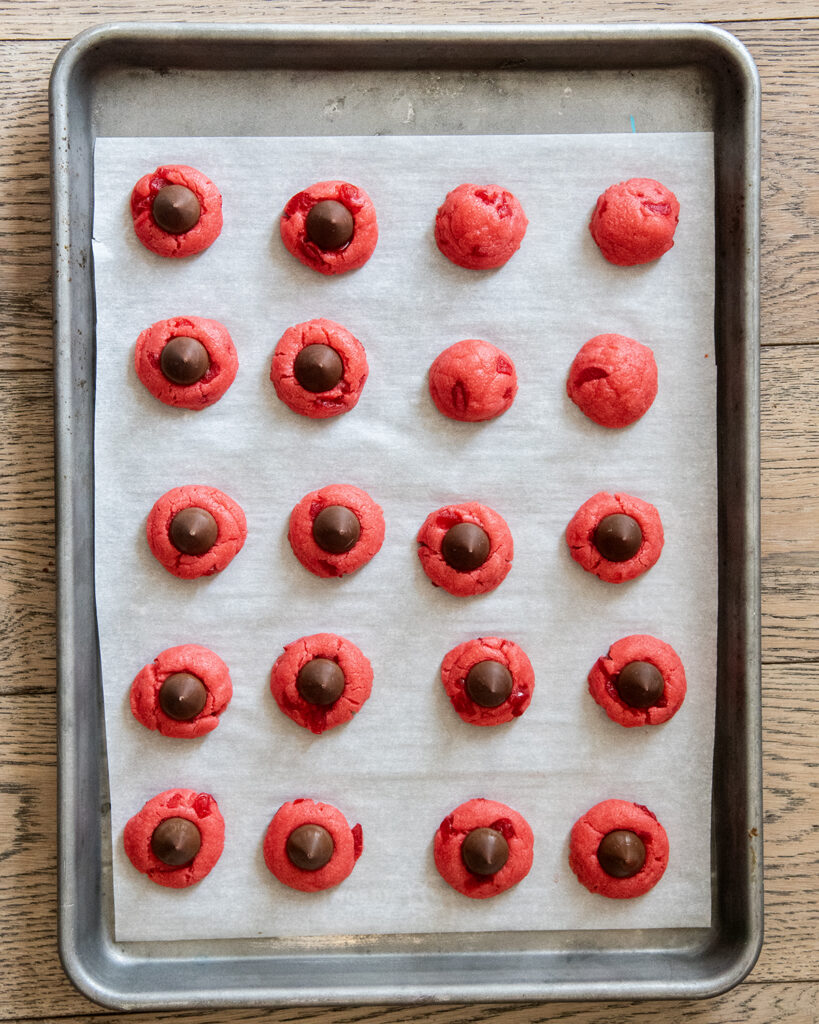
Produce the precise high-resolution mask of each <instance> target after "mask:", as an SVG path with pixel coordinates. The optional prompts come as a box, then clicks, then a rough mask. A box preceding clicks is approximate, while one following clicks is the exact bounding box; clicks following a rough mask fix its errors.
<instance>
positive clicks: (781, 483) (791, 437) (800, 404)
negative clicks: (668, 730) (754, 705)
mask: <svg viewBox="0 0 819 1024" xmlns="http://www.w3.org/2000/svg"><path fill="white" fill-rule="evenodd" d="M817 356H819V350H817V349H816V348H815V347H814V346H812V345H800V346H788V347H785V348H768V349H765V350H763V353H762V398H761V406H762V409H761V412H762V460H761V461H762V603H763V611H762V643H763V651H764V655H765V657H766V658H768V659H777V660H779V659H788V660H798V659H803V658H808V657H809V658H816V657H819V529H817V523H819V472H817V471H818V470H819V423H817V418H816V410H817V408H819V362H817Z"/></svg>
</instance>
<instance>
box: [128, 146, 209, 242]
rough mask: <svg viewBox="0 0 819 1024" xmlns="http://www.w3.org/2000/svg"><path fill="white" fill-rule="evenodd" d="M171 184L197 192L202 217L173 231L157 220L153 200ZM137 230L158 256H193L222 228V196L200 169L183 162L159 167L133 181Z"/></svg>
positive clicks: (195, 193)
mask: <svg viewBox="0 0 819 1024" xmlns="http://www.w3.org/2000/svg"><path fill="white" fill-rule="evenodd" d="M168 185H175V186H182V187H183V188H185V189H189V190H190V192H192V193H193V194H194V196H196V200H197V201H198V203H199V211H200V212H199V217H198V219H197V220H196V221H195V223H194V225H193V226H192V227H191V228H189V229H188V230H186V231H181V232H179V233H177V232H171V231H166V230H165V229H164V228H161V227H160V226H159V224H158V223H157V221H156V219H155V217H154V213H153V204H154V200H155V199H156V197H157V194H158V193H159V191H160V190H161V189H163V188H165V187H166V186H168ZM131 216H132V217H133V218H134V231H136V235H137V238H138V239H139V240H140V242H142V244H143V245H144V246H145V247H146V248H148V249H150V250H151V252H155V253H157V255H159V256H193V255H195V254H196V253H198V252H202V251H203V250H204V249H207V248H208V246H209V245H212V244H213V242H215V241H216V239H217V238H218V237H219V232H220V231H221V230H222V197H221V195H220V194H219V190H218V189H217V187H216V186H215V185H214V184H213V182H212V181H211V180H210V178H207V177H205V175H204V174H202V172H201V171H197V170H196V168H194V167H186V166H185V165H184V164H168V165H166V166H164V167H157V169H156V170H155V171H154V172H153V173H152V174H146V175H145V176H144V177H142V178H140V179H139V181H138V182H137V183H136V185H134V191H133V192H132V193H131Z"/></svg>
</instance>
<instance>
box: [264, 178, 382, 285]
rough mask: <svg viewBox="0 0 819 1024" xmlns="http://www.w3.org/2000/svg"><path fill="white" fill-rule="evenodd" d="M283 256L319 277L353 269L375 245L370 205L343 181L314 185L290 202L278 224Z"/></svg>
mask: <svg viewBox="0 0 819 1024" xmlns="http://www.w3.org/2000/svg"><path fill="white" fill-rule="evenodd" d="M279 228H280V230H281V236H282V241H283V242H284V244H285V247H286V249H287V251H288V252H289V253H291V254H292V255H293V256H295V257H296V259H297V260H298V261H299V262H300V263H303V264H304V265H305V266H306V267H310V268H311V269H312V270H317V271H318V272H319V273H320V274H344V273H346V271H348V270H357V269H358V268H359V267H362V266H363V265H364V264H365V263H366V262H367V260H368V259H369V258H370V256H372V254H373V250H374V249H375V245H376V242H377V241H378V222H377V220H376V217H375V207H374V206H373V202H372V200H371V199H370V197H369V196H368V195H367V193H366V192H365V191H364V189H363V188H358V187H357V186H356V185H351V184H349V182H346V181H319V182H317V183H316V184H315V185H311V186H310V187H309V188H306V189H305V190H304V191H303V192H297V193H296V195H294V196H293V197H292V199H290V201H289V202H288V204H287V206H285V208H284V213H282V217H281V221H280V224H279Z"/></svg>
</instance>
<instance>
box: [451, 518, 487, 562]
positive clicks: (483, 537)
mask: <svg viewBox="0 0 819 1024" xmlns="http://www.w3.org/2000/svg"><path fill="white" fill-rule="evenodd" d="M489 547H490V544H489V537H488V535H487V533H486V531H485V530H482V529H481V528H480V526H476V525H475V524H474V523H456V524H455V526H452V527H450V529H448V530H447V532H446V533H445V534H444V539H443V541H442V542H441V554H442V555H443V557H444V561H445V562H446V564H447V565H448V566H450V567H451V568H453V569H454V570H455V571H456V572H472V571H473V570H474V569H478V568H479V567H480V566H482V565H483V563H484V562H485V561H486V560H487V558H488V557H489Z"/></svg>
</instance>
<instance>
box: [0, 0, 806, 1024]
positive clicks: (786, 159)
mask: <svg viewBox="0 0 819 1024" xmlns="http://www.w3.org/2000/svg"><path fill="white" fill-rule="evenodd" d="M147 18H151V19H161V20H189V21H228V20H246V21H256V22H259V21H270V22H276V21H278V22H283V21H287V22H299V21H303V22H322V21H324V22H326V21H337V22H342V21H348V22H379V21H380V22H388V21H394V22H442V21H446V22H480V21H498V22H502V21H515V22H521V23H530V24H539V23H543V22H551V21H554V22H567V21H577V22H579V21H595V20H598V21H604V20H607V21H616V20H620V21H639V20H642V21H652V20H658V19H659V20H663V21H701V20H705V19H707V20H708V21H709V22H711V23H712V24H717V25H721V26H722V27H723V28H726V29H728V30H729V31H730V32H733V33H734V34H735V35H737V36H738V37H739V38H740V39H741V40H742V41H743V42H744V43H745V44H746V46H748V48H749V49H750V51H751V53H752V55H753V56H754V58H755V59H756V62H757V64H758V66H759V70H760V74H761V76H762V91H763V184H762V200H763V217H762V344H763V346H764V347H763V350H762V524H763V539H762V574H763V575H762V586H763V590H762V593H763V614H762V640H763V658H764V669H763V690H764V702H763V703H764V731H765V732H764V737H765V747H764V752H765V761H764V765H765V780H764V781H765V888H766V938H765V946H764V949H763V951H762V955H761V957H760V960H759V963H758V964H757V966H756V967H755V969H754V970H753V972H752V973H751V975H750V977H749V978H748V979H747V981H745V982H744V984H742V985H740V986H739V987H738V988H736V989H735V990H734V991H733V992H730V993H728V994H727V995H724V996H722V997H719V998H717V999H713V1000H709V1001H707V1002H699V1003H695V1002H672V1003H642V1004H638V1003H633V1004H624V1003H606V1004H592V1003H559V1004H527V1005H524V1006H517V1005H514V1006H512V1005H502V1006H484V1005H478V1006H452V1007H446V1006H445V1007H431V1006H427V1007H412V1008H409V1007H394V1008H390V1007H359V1008H355V1007H352V1008H343V1009H314V1010H271V1011H241V1010H236V1011H232V1012H213V1013H184V1014H171V1013H168V1014H140V1015H139V1016H138V1017H137V1019H138V1020H141V1021H146V1022H147V1021H170V1020H172V1019H178V1020H182V1019H184V1020H192V1021H197V1022H217V1021H218V1022H239V1021H242V1022H252V1021H261V1020H265V1021H280V1022H282V1021H291V1020H310V1021H314V1022H317V1024H330V1022H335V1024H341V1022H353V1021H364V1020H367V1021H369V1022H371V1024H376V1022H378V1024H387V1022H395V1024H398V1022H405V1021H422V1020H423V1021H435V1022H436V1024H438V1022H439V1024H444V1022H448V1024H455V1022H466V1021H479V1020H481V1021H482V1020H489V1019H492V1020H493V1021H496V1022H498V1024H500V1022H504V1024H507V1022H508V1024H513V1022H514V1024H529V1022H535V1021H545V1020H553V1019H560V1020H573V1021H577V1022H581V1021H582V1022H589V1024H590V1022H593V1021H594V1022H597V1021H600V1022H603V1021H606V1022H609V1021H617V1022H621V1024H625V1022H632V1021H634V1022H636V1021H638V1020H662V1021H683V1020H686V1021H689V1020H691V1021H694V1020H696V1021H708V1022H735V1021H744V1022H748V1024H769V1022H771V1021H777V1022H798V1024H809V1022H812V1021H813V1022H815V1021H817V1020H819V772H817V764H818V763H819V714H817V712H819V665H817V663H818V662H819V593H818V592H817V591H819V386H817V380H819V241H817V240H818V239H819V177H817V169H818V168H819V131H818V130H817V125H818V124H819V122H817V114H819V75H818V74H817V71H818V70H819V8H817V5H816V0H744V2H742V0H701V3H700V4H699V5H698V6H693V5H691V4H689V3H685V2H682V3H669V2H664V3H651V2H648V0H579V2H575V3H573V4H568V3H561V2H560V0H520V2H516V0H495V2H490V0H447V2H446V3H443V2H436V0H280V2H276V0H269V2H264V0H250V2H246V3H243V4H242V5H238V4H233V3H231V2H230V0H219V2H217V0H212V2H199V3H191V2H190V0H189V2H181V0H155V2H154V4H153V11H151V12H150V13H146V5H145V4H143V3H140V2H138V0H109V2H100V3H94V2H92V0H61V2H58V0H3V2H0V52H2V56H3V60H2V63H0V99H1V100H2V104H1V105H0V160H2V169H3V188H2V191H0V253H2V260H0V267H1V268H2V269H1V270H0V273H2V284H0V410H1V411H2V420H1V421H0V422H2V434H0V478H1V479H2V491H0V522H1V523H2V532H1V533H0V601H1V602H2V603H1V604H0V607H1V608H2V613H1V614H0V639H2V643H0V659H2V676H1V677H0V730H2V731H1V732H0V734H1V735H2V736H3V740H2V745H0V826H1V827H0V850H1V851H2V853H1V854H0V955H2V964H3V969H2V971H0V1024H2V1022H3V1021H7V1020H15V1021H16V1020H24V1019H25V1020H33V1021H57V1020H61V1021H79V1020H80V1019H89V1020H93V1021H100V1022H102V1021H109V1020H112V1019H113V1018H116V1017H119V1016H121V1015H119V1014H111V1013H108V1012H106V1011H104V1010H102V1009H101V1008H100V1007H98V1006H96V1005H94V1004H93V1003H91V1002H89V1001H88V1000H87V999H85V998H84V997H83V996H81V995H79V994H78V993H77V992H76V991H75V990H74V989H73V988H72V986H71V984H70V983H69V982H68V981H67V980H66V978H65V976H64V975H63V973H62V970H61V968H60V964H59V960H58V958H57V950H56V906H57V897H56V870H57V855H56V824H55V814H56V767H55V765H56V737H55V664H56V659H55V634H54V550H53V537H52V533H53V480H52V476H53V467H52V440H53V432H52V403H51V385H52V378H51V369H50V368H51V323H52V320H51V296H50V288H49V276H50V255H51V254H50V237H49V181H48V135H47V125H48V112H47V98H46V87H47V79H48V75H49V72H50V69H51V65H52V63H53V61H54V59H55V57H56V56H57V53H58V52H59V50H60V47H61V46H62V45H63V43H64V41H65V40H67V39H69V38H70V37H71V36H73V35H75V34H76V33H77V32H79V31H81V30H82V29H84V28H87V27H89V26H90V25H93V24H98V23H101V22H106V21H124V20H133V21H140V20H146V19H147Z"/></svg>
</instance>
